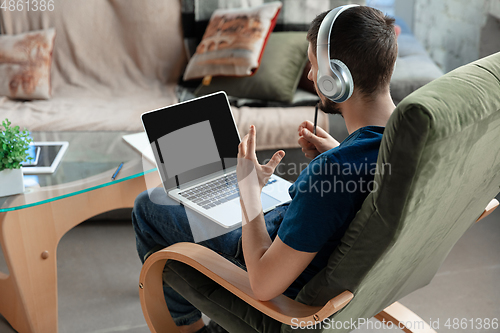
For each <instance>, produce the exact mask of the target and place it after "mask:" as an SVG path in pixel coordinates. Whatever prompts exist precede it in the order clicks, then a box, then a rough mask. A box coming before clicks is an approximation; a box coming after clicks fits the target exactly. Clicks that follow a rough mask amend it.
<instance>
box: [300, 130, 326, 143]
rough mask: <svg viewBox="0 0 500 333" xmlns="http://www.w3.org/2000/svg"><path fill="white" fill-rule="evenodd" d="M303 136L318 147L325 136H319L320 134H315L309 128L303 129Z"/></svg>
mask: <svg viewBox="0 0 500 333" xmlns="http://www.w3.org/2000/svg"><path fill="white" fill-rule="evenodd" d="M302 136H303V137H304V138H305V139H306V140H307V141H309V142H310V143H312V144H313V145H314V146H316V147H318V145H319V144H321V140H323V138H321V137H319V136H318V135H315V134H314V133H313V132H311V131H309V130H308V129H307V128H303V129H302Z"/></svg>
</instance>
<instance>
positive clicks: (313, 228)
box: [132, 6, 397, 333]
mask: <svg viewBox="0 0 500 333" xmlns="http://www.w3.org/2000/svg"><path fill="white" fill-rule="evenodd" d="M326 14H327V13H323V14H321V15H319V16H318V17H317V18H316V19H314V21H313V22H312V24H311V28H310V29H309V32H308V35H307V39H308V41H309V49H308V57H309V60H310V62H311V71H310V72H309V75H308V78H309V79H310V80H311V81H313V82H314V84H315V87H316V90H318V87H317V73H318V63H317V58H316V48H317V45H316V44H317V36H318V30H319V27H320V25H321V22H322V20H323V19H324V17H325V15H326ZM331 45H332V47H331V58H332V59H339V60H341V61H342V62H344V63H345V64H346V65H347V67H348V68H349V70H350V72H351V74H352V77H353V81H354V91H353V94H352V96H351V97H350V98H349V99H348V100H346V101H344V102H342V103H334V102H332V101H330V100H329V99H328V98H326V97H325V96H324V95H323V94H321V92H319V91H318V95H319V97H320V99H321V102H320V105H319V106H320V108H321V109H322V110H323V111H325V112H327V113H334V114H341V115H342V117H344V119H345V122H346V126H347V130H348V132H349V136H348V137H347V138H346V139H345V140H344V141H343V142H342V143H339V142H338V141H336V140H335V139H334V138H332V137H331V136H330V135H329V134H328V133H327V132H326V131H325V130H323V129H321V128H317V131H316V134H313V130H314V129H313V124H312V123H311V122H309V121H305V122H304V123H302V124H301V125H300V126H299V128H298V135H299V140H298V142H299V144H300V146H301V147H302V150H303V152H304V153H305V156H306V157H308V158H311V159H313V160H312V161H311V163H310V164H309V165H308V167H307V168H306V169H305V170H304V171H303V172H302V173H301V174H300V176H299V178H298V179H297V181H296V182H295V183H294V184H293V185H292V187H291V188H290V195H291V197H292V201H291V203H290V204H288V205H283V206H280V207H277V208H275V209H274V210H272V211H271V212H269V213H267V214H266V215H265V216H264V214H263V213H262V206H261V203H260V193H261V191H262V187H263V185H264V184H265V183H266V182H267V179H268V178H269V176H270V175H271V174H272V173H273V172H274V169H275V168H276V166H277V165H278V164H279V162H280V161H281V159H282V158H283V156H284V152H283V151H278V152H276V153H275V154H274V156H273V157H272V159H271V160H270V161H269V163H268V164H266V165H260V164H259V163H258V161H257V158H256V155H255V141H256V129H255V127H254V126H251V127H250V131H249V134H248V135H246V136H245V137H244V138H243V140H242V142H241V144H240V146H239V150H238V167H237V175H238V184H239V188H240V193H241V199H240V202H241V206H242V216H243V226H242V228H239V229H236V230H233V231H231V232H229V233H227V234H225V235H222V236H219V237H216V238H213V239H209V240H207V241H204V242H201V243H200V244H202V245H205V246H207V247H210V248H212V249H213V250H215V251H217V252H219V253H221V254H222V255H224V256H225V257H226V258H228V259H229V260H231V261H233V262H235V263H236V264H238V265H240V266H242V267H244V268H246V269H247V271H248V274H249V278H250V284H251V286H252V290H253V292H254V294H255V296H256V297H258V298H259V299H261V300H269V299H271V298H273V297H275V296H277V295H279V294H281V293H285V295H287V296H289V297H295V296H296V295H297V293H298V291H299V290H300V289H301V288H302V286H304V284H305V283H307V282H308V281H309V280H310V279H311V278H312V277H313V276H314V275H315V274H316V273H317V272H319V271H320V270H321V269H322V268H324V267H325V266H326V265H327V261H328V257H329V255H330V254H331V253H332V251H333V250H334V249H335V247H336V246H337V245H338V244H339V242H340V239H341V238H342V236H343V234H344V232H345V230H346V229H347V227H348V225H349V223H350V221H352V219H353V218H354V216H355V214H356V212H357V211H358V210H359V209H360V208H361V204H362V202H363V201H364V199H365V198H366V196H367V195H368V193H369V192H370V190H376V188H375V185H374V184H373V173H374V170H375V163H376V159H377V155H378V149H379V146H380V142H381V139H382V133H383V129H384V126H385V124H386V123H387V120H388V119H389V117H390V115H391V113H392V111H393V110H394V108H395V105H394V104H393V102H392V99H391V96H390V92H389V82H390V78H391V75H392V71H393V68H394V64H395V60H396V56H397V43H396V35H395V32H394V20H393V19H391V18H388V17H385V16H384V15H383V14H382V13H381V12H380V11H378V10H375V9H373V8H370V7H365V6H359V7H353V8H349V9H347V10H345V11H344V12H343V13H342V14H341V15H340V16H339V17H338V18H337V20H336V21H335V24H334V27H333V30H332V34H331ZM153 195H158V196H161V198H162V199H161V200H162V203H163V205H162V204H160V205H158V204H154V203H153V202H152V201H151V200H150V198H149V197H148V195H147V193H143V194H141V195H140V196H139V197H138V198H137V200H136V204H135V207H134V211H133V214H132V219H133V224H134V228H135V231H136V238H137V249H138V252H139V256H140V258H141V260H143V261H144V260H145V259H146V258H147V256H148V255H149V254H151V253H152V252H154V251H156V250H158V249H160V248H163V247H166V246H168V245H171V244H173V243H176V242H182V241H191V242H192V241H193V237H192V234H191V231H190V229H189V223H188V222H187V217H186V211H185V209H184V207H182V206H179V205H178V204H176V203H174V202H173V201H172V200H171V199H169V198H168V197H167V196H166V195H165V194H164V193H163V192H162V191H159V192H158V193H157V194H153ZM158 200H159V199H158V198H156V199H155V200H153V201H154V202H158ZM166 205H170V206H166ZM191 214H192V213H191ZM199 218H200V219H202V218H203V217H201V216H200V217H199ZM240 240H241V241H240ZM164 291H165V298H166V301H167V305H168V308H169V310H170V312H171V315H172V318H173V319H174V322H175V323H176V324H177V325H178V326H179V330H180V331H181V333H188V332H207V328H206V327H204V324H203V322H202V321H201V319H200V318H201V313H200V312H199V311H198V310H197V309H196V308H194V307H193V306H192V305H191V304H190V303H189V302H187V301H186V300H185V299H184V298H183V297H182V296H180V295H179V294H177V293H176V292H175V291H174V290H172V289H171V288H169V287H168V286H165V288H164Z"/></svg>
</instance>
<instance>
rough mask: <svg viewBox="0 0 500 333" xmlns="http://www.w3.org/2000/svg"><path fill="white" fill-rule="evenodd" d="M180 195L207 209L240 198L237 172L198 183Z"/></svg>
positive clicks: (271, 181) (274, 180) (271, 180)
mask: <svg viewBox="0 0 500 333" xmlns="http://www.w3.org/2000/svg"><path fill="white" fill-rule="evenodd" d="M274 182H276V179H270V180H269V181H268V182H267V184H266V185H264V186H267V185H269V184H272V183H274ZM179 195H180V196H182V197H183V198H186V199H187V200H190V201H192V202H194V203H195V204H197V205H198V206H201V207H203V208H205V209H210V208H213V207H215V206H218V205H220V204H222V203H224V202H228V201H229V200H232V199H235V198H238V197H239V196H240V191H239V189H238V179H237V178H236V172H234V173H231V174H229V175H226V176H223V177H220V178H217V179H215V180H212V181H210V182H208V183H205V184H201V185H198V186H196V187H193V188H191V189H189V190H186V191H182V192H179Z"/></svg>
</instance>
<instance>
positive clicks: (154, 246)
mask: <svg viewBox="0 0 500 333" xmlns="http://www.w3.org/2000/svg"><path fill="white" fill-rule="evenodd" d="M287 208H288V205H284V206H280V207H276V208H275V209H274V210H272V211H270V212H268V213H267V214H266V215H265V220H266V227H267V231H268V233H269V235H270V236H271V238H272V239H274V238H275V237H276V234H277V232H278V228H279V225H280V223H281V221H282V220H283V216H284V214H285V212H286V210H287ZM188 216H189V218H188ZM132 223H133V226H134V231H135V235H136V243H137V252H138V253H139V257H140V259H141V261H142V263H144V261H145V260H146V259H147V257H148V256H149V255H150V254H152V253H153V252H155V251H158V250H160V249H162V248H165V247H167V246H169V245H172V244H175V243H179V242H194V238H193V233H192V231H191V229H192V228H193V227H194V228H197V230H198V231H197V232H198V233H199V232H200V230H201V229H203V228H204V227H206V228H207V229H210V228H218V226H217V225H216V223H215V222H213V221H211V220H209V219H207V218H206V217H204V216H202V215H200V214H197V213H195V212H193V211H192V210H190V209H186V208H184V206H182V205H180V204H179V203H177V202H176V201H174V200H172V199H171V198H169V197H168V196H167V195H166V194H165V192H164V190H163V188H156V189H154V190H153V191H152V192H151V193H150V194H148V192H147V191H146V192H143V193H141V194H139V196H138V197H137V199H136V200H135V204H134V209H133V211H132ZM220 228H222V227H220ZM223 232H226V233H223ZM217 233H218V234H220V235H219V236H217V237H214V238H210V239H206V240H203V241H201V242H199V244H201V245H203V246H206V247H208V248H210V249H212V250H213V251H216V252H218V253H219V254H221V255H222V256H224V257H226V258H227V259H228V260H230V261H232V262H233V263H235V264H236V265H238V266H240V267H242V268H244V269H245V262H244V259H243V251H242V248H241V227H239V228H236V229H234V230H231V231H229V232H227V229H225V230H222V232H218V231H217V230H216V231H215V234H217ZM163 292H164V295H165V300H166V302H167V307H168V310H169V311H170V314H171V316H172V319H173V320H174V322H175V324H176V325H177V326H182V325H190V324H193V323H195V322H196V321H198V320H199V319H200V318H201V312H200V311H199V310H198V309H196V308H195V307H194V306H193V305H191V304H190V303H189V302H188V301H187V300H186V299H184V298H183V297H182V296H181V295H180V294H178V293H177V292H176V291H175V290H173V289H172V288H170V287H169V286H168V285H165V284H164V286H163ZM285 294H286V293H285ZM288 296H294V295H290V294H289V295H288Z"/></svg>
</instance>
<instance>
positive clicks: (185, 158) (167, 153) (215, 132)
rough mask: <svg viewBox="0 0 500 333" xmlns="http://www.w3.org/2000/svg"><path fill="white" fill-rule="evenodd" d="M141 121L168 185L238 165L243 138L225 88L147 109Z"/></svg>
mask: <svg viewBox="0 0 500 333" xmlns="http://www.w3.org/2000/svg"><path fill="white" fill-rule="evenodd" d="M142 121H143V124H144V128H145V130H146V133H147V135H148V139H149V142H150V143H151V147H152V149H153V152H154V154H155V158H156V162H157V165H158V169H159V171H160V173H161V176H162V180H163V181H164V182H165V184H164V185H165V188H173V187H175V186H176V185H177V182H178V183H179V185H182V184H185V183H187V182H189V181H192V180H195V179H198V178H200V177H203V176H207V175H210V174H212V173H214V172H216V171H220V170H222V169H223V168H229V167H232V166H235V165H236V157H237V155H238V144H239V142H240V138H239V135H238V132H237V130H236V125H235V123H234V120H233V117H232V114H231V109H230V107H229V103H228V101H227V97H226V95H225V94H224V93H222V92H221V93H216V94H212V95H209V96H205V97H202V98H198V99H194V100H191V101H187V102H184V103H180V104H175V105H172V106H169V107H166V108H164V109H160V110H155V111H152V112H148V113H145V114H143V115H142ZM176 177H177V179H176Z"/></svg>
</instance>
